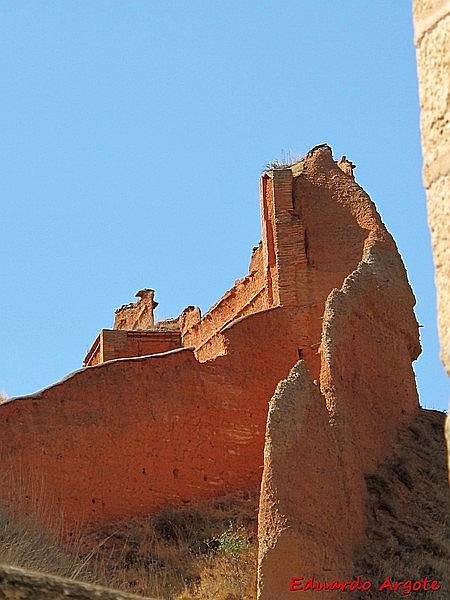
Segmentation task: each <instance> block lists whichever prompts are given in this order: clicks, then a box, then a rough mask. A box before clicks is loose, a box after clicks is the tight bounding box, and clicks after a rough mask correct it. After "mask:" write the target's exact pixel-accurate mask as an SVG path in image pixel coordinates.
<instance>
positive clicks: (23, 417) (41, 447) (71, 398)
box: [0, 145, 419, 598]
mask: <svg viewBox="0 0 450 600" xmlns="http://www.w3.org/2000/svg"><path fill="white" fill-rule="evenodd" d="M352 173H353V167H352V168H350V167H349V166H348V161H340V164H339V165H338V164H337V163H336V162H335V161H334V159H333V157H332V154H331V150H330V148H329V147H328V146H326V145H322V146H318V147H316V148H315V149H313V150H312V151H311V152H309V153H308V154H307V155H306V157H305V158H304V159H303V160H301V161H298V162H297V163H295V164H293V165H292V166H291V167H286V168H274V169H271V170H269V171H267V172H265V173H264V174H263V175H262V177H261V181H260V199H261V221H262V239H261V243H260V245H259V246H258V247H257V248H256V249H255V250H254V251H253V254H252V258H251V261H250V269H249V271H250V272H249V274H248V275H247V276H246V277H245V278H244V279H241V280H239V281H237V282H236V285H235V286H234V287H233V289H232V290H230V291H229V292H227V293H226V294H225V296H224V297H223V298H222V299H221V300H219V302H218V303H217V304H216V305H215V306H214V307H212V308H211V309H210V310H209V311H208V312H206V313H205V314H204V315H201V313H200V310H199V309H197V308H195V307H188V309H186V310H185V311H184V312H183V313H182V315H181V316H180V318H179V319H178V320H177V321H174V325H175V327H173V328H172V329H171V331H170V332H167V333H171V334H173V333H174V331H175V332H176V331H177V328H179V334H180V338H179V339H180V340H181V341H180V344H181V346H182V347H181V348H180V349H177V350H171V351H169V352H165V353H162V354H161V353H158V354H155V353H151V354H150V355H141V353H142V352H144V353H145V352H148V350H146V349H144V348H143V347H142V348H141V349H140V350H138V351H137V352H138V354H137V355H136V356H135V357H132V358H130V357H128V358H127V357H124V355H123V354H121V353H122V352H123V350H120V348H119V346H120V344H119V342H118V341H117V340H119V338H118V337H117V340H116V338H114V344H116V341H117V344H118V346H117V348H119V349H118V350H117V352H118V354H117V353H116V355H115V356H114V358H115V359H114V360H110V359H108V355H107V354H104V355H103V357H100V359H99V360H98V363H99V364H96V365H93V366H88V367H85V368H84V369H81V370H80V371H77V372H76V373H73V374H72V375H70V376H69V377H67V378H66V379H64V380H62V381H61V382H59V383H57V384H55V385H53V386H51V387H49V388H47V389H45V390H43V391H41V392H39V393H37V394H33V395H31V396H26V397H23V398H16V399H13V400H11V401H9V402H7V403H6V404H2V405H0V418H1V420H2V427H1V428H0V445H1V448H2V463H1V469H2V470H3V471H4V472H8V471H9V472H19V471H21V470H26V471H28V472H29V473H32V474H34V476H37V477H39V479H40V481H42V482H43V486H42V489H43V490H45V494H46V495H47V497H48V499H49V501H51V502H52V503H54V504H55V505H56V506H57V507H58V508H59V509H60V510H61V511H62V512H63V513H64V515H65V518H66V521H67V523H68V524H70V525H72V524H76V523H78V522H79V521H84V522H94V523H95V522H101V521H110V520H113V519H115V518H119V517H125V516H133V515H140V514H146V513H149V512H152V511H154V510H157V509H158V508H160V507H162V506H164V505H167V504H173V505H176V504H180V503H183V502H189V501H190V500H193V499H200V498H208V497H211V496H213V495H216V494H220V493H223V492H224V491H228V490H233V489H242V488H247V489H248V488H251V489H258V488H259V486H260V484H261V477H262V469H263V462H264V469H265V476H264V479H263V495H262V500H261V502H262V504H261V515H262V517H261V526H260V535H261V539H262V541H263V543H262V546H261V547H262V554H261V561H260V574H261V589H262V590H263V591H264V589H265V588H264V585H266V584H265V583H264V582H267V576H268V574H269V573H272V566H271V565H274V564H278V563H277V561H279V557H278V558H277V548H279V546H280V544H282V543H284V541H283V540H284V539H285V538H284V537H283V538H281V537H280V538H279V537H278V533H279V530H278V529H277V527H278V526H273V523H276V522H278V521H277V518H278V517H274V516H273V515H274V513H273V510H274V507H276V506H277V505H278V504H279V505H280V506H281V505H282V504H283V503H282V500H281V496H280V497H279V496H278V494H280V493H281V490H280V488H279V485H278V484H279V483H281V476H282V474H281V472H280V471H279V470H278V467H276V466H275V463H276V461H275V457H276V456H278V455H279V456H282V453H281V454H280V450H279V448H278V447H277V444H276V443H275V441H273V443H272V442H271V441H270V440H271V436H272V435H273V436H274V438H273V440H276V439H279V440H282V437H283V436H282V435H281V436H278V437H277V434H276V430H277V427H278V426H277V425H276V424H275V422H272V421H271V419H272V414H273V413H272V412H271V413H270V414H269V429H268V432H269V433H268V434H267V436H268V437H267V436H266V439H265V429H266V420H267V411H268V406H269V401H270V398H271V397H272V395H273V393H274V390H275V389H276V387H277V384H278V382H279V381H280V380H282V379H285V378H286V377H288V375H289V372H290V370H291V368H292V367H293V365H295V364H296V363H297V361H298V360H299V359H300V360H301V361H303V362H302V363H301V364H302V365H303V366H302V367H301V369H302V375H301V378H302V379H301V381H302V382H303V383H302V386H303V387H302V389H303V388H304V389H305V390H306V391H305V392H302V393H301V397H302V398H303V394H306V397H307V398H309V399H310V400H309V401H308V402H310V404H309V405H308V406H309V408H308V409H307V410H308V411H310V416H309V417H308V418H306V417H305V418H306V421H305V423H306V425H302V428H301V430H299V431H300V433H298V432H297V433H295V432H296V428H295V423H294V422H292V423H291V424H290V426H291V430H292V435H295V436H297V435H298V440H301V442H302V447H301V448H300V450H295V452H294V451H293V452H294V454H292V456H291V455H287V456H286V457H285V458H286V461H287V460H291V458H292V457H294V456H295V455H296V454H295V453H297V455H298V459H297V462H296V467H297V466H302V468H304V469H305V470H306V471H307V472H309V473H310V476H311V477H316V475H317V472H316V471H317V469H319V471H320V473H319V476H318V477H316V478H317V481H318V482H321V481H322V483H323V479H321V477H322V476H323V475H324V474H325V473H327V472H329V471H330V470H331V471H333V476H332V477H333V478H335V479H336V480H339V482H340V483H339V486H341V487H342V486H343V485H344V481H345V477H346V475H344V474H343V471H342V466H343V465H344V464H347V463H348V464H349V465H350V464H351V461H350V458H349V453H350V451H349V450H348V451H347V450H346V447H345V440H346V439H348V444H349V448H354V449H358V451H359V450H360V451H361V452H362V451H364V453H365V454H366V456H367V457H369V456H372V457H373V460H375V457H376V456H378V455H380V454H382V453H383V452H384V450H385V449H387V448H388V446H389V435H390V431H391V430H393V429H394V428H395V427H396V425H397V424H399V423H401V422H402V421H404V420H406V419H408V418H409V417H410V415H411V414H412V413H414V411H415V410H417V406H418V400H417V395H416V393H415V387H414V379H413V377H412V371H411V360H413V359H414V358H415V357H416V356H417V354H418V352H419V345H418V334H417V331H418V329H417V323H416V321H415V318H414V315H413V312H412V307H413V304H414V298H413V296H412V293H411V291H410V289H409V286H408V283H407V280H406V274H405V271H404V267H403V265H402V263H401V259H400V257H399V255H398V252H397V249H396V246H395V243H394V242H393V240H392V238H391V236H390V235H389V233H388V232H387V231H386V229H385V227H384V225H383V223H382V221H381V219H380V217H379V215H378V213H377V212H376V209H375V207H374V205H373V203H372V201H371V200H370V198H369V197H368V196H367V194H366V193H365V192H364V191H363V190H362V189H361V188H360V186H359V185H358V184H357V183H356V182H355V180H354V178H353V174H352ZM351 274H353V275H351ZM349 276H350V277H349ZM344 282H345V283H344ZM333 290H334V291H333ZM336 290H341V291H340V292H338V291H336ZM152 301H153V297H152ZM136 304H137V305H138V306H137V307H136ZM139 306H140V303H139V302H138V303H135V305H133V306H130V307H128V308H127V309H126V312H125V316H126V315H128V312H129V311H131V312H130V315H131V317H130V318H132V319H134V317H135V316H136V309H137V310H139ZM128 309H129V310H128ZM130 315H129V316H130ZM152 318H153V316H152ZM141 322H142V321H141ZM130 323H131V321H130ZM149 324H150V325H149ZM147 325H149V328H146V327H144V329H143V330H142V331H141V333H142V335H143V336H146V335H149V336H150V337H151V335H152V332H153V331H155V330H156V329H157V324H155V323H154V321H153V323H150V321H148V322H147ZM128 327H130V325H126V323H124V328H121V329H120V330H117V331H116V332H115V333H114V335H116V336H117V335H118V336H124V338H123V339H128V337H129V336H130V335H134V334H136V335H140V333H139V332H138V331H136V330H135V329H133V328H131V327H130V328H128ZM133 327H134V325H133ZM389 331H391V334H389ZM327 332H328V333H327ZM365 332H366V333H368V334H369V335H370V336H371V337H370V340H366V341H364V335H365ZM353 336H354V337H353ZM389 336H391V337H389ZM397 338H398V339H397ZM397 342H398V352H397V354H396V356H395V357H392V355H393V345H394V344H396V343H397ZM105 347H106V348H107V347H108V344H106V346H105ZM117 356H119V358H116V357H117ZM125 356H126V355H125ZM105 359H106V362H104V361H105ZM390 360H392V361H393V363H392V365H390V364H387V363H389V361H390ZM372 361H373V365H374V367H373V369H372V368H370V364H371V362H372ZM352 362H353V363H354V364H353V366H352ZM399 365H400V366H401V367H402V370H401V373H402V375H401V379H400V380H399V381H394V367H396V366H399ZM359 366H360V367H361V369H362V370H361V373H363V374H364V375H363V376H362V375H361V374H360V371H359V370H358V368H359ZM384 372H386V373H387V375H384V376H385V378H386V377H387V380H386V381H387V383H386V385H387V386H391V385H392V390H393V391H392V393H391V392H390V393H389V394H384V395H383V394H381V393H380V389H381V386H382V385H383V373H384ZM319 380H320V389H319V384H318V381H319ZM296 385H297V384H296ZM405 389H406V390H407V392H405V391H404V390H405ZM397 391H398V392H399V395H398V396H397V394H396V392H397ZM296 394H297V392H296V393H295V394H294V395H293V396H292V397H293V398H294V397H297V395H296ZM358 402H360V404H358ZM274 403H275V404H274ZM276 405H277V401H276V400H274V401H273V403H272V405H271V406H276ZM366 408H367V411H368V415H369V416H368V417H367V418H366V417H363V412H364V410H365V409H366ZM292 410H293V411H294V412H293V413H292V414H293V415H294V416H295V415H296V414H297V412H296V411H300V413H301V414H303V412H304V405H303V400H301V401H300V405H299V406H293V407H292ZM305 410H306V409H305ZM302 411H303V412H302ZM317 411H319V412H317ZM300 413H298V414H300ZM319 413H320V414H319ZM379 413H380V414H384V415H385V416H387V418H388V420H387V422H386V424H385V428H384V429H383V427H382V426H381V425H380V423H379V421H377V423H376V424H375V425H376V426H375V429H374V431H376V433H377V436H375V435H372V434H370V431H369V430H370V421H369V419H370V418H372V419H373V418H375V417H377V418H378V416H379ZM305 414H306V413H305ZM295 418H297V417H295ZM330 418H332V421H333V422H334V423H335V425H334V427H333V428H332V429H330V425H329V420H330ZM353 419H359V421H358V423H359V427H361V428H362V432H363V433H362V435H363V436H364V440H362V439H361V440H359V439H358V433H357V431H353V429H352V424H351V422H350V421H351V420H353ZM294 420H295V419H294ZM314 424H315V425H314ZM314 427H315V429H314ZM312 431H314V435H312V434H311V432H312ZM345 436H347V438H346V437H345ZM378 436H387V438H386V439H387V442H386V446H385V447H384V448H383V446H382V445H381V444H380V441H379V437H378ZM296 439H297V438H296ZM314 439H318V440H322V442H323V443H321V444H320V445H319V446H317V444H316V442H315V441H314ZM294 442H295V444H297V442H296V441H295V440H294V441H292V444H294ZM264 443H266V453H265V459H264V460H263V456H264V452H263V450H264ZM289 443H290V442H289ZM267 444H269V446H268V445H267ZM270 444H272V446H270ZM339 444H340V445H339ZM270 447H271V448H272V450H270ZM268 448H269V450H268ZM292 448H294V446H292ZM336 448H337V449H338V452H337V453H336ZM316 453H317V458H314V460H313V457H315V456H316ZM350 454H351V453H350ZM302 457H303V458H302ZM371 460H372V459H371ZM271 461H272V462H271ZM273 461H275V462H273ZM283 461H284V459H283V460H281V459H280V462H279V463H277V464H280V465H282V464H283ZM303 461H304V465H303V464H302V462H303ZM336 461H337V462H336ZM286 464H287V463H286ZM366 464H368V463H367V461H366V459H365V458H364V465H362V464H357V465H354V469H355V473H358V474H359V473H360V471H361V469H362V468H363V466H364V467H365V465H366ZM346 468H347V467H346ZM348 468H349V469H350V467H348ZM351 468H353V467H351ZM341 471H342V472H341ZM269 472H271V473H272V475H271V476H270V477H269V476H268V475H267V473H269ZM349 472H350V471H349ZM288 481H289V480H288ZM293 481H294V482H295V481H297V480H293ZM299 483H300V482H299ZM322 483H318V484H317V486H316V488H315V490H316V491H315V492H314V493H312V492H311V493H312V496H311V497H312V498H314V499H315V501H316V502H317V504H316V506H315V507H314V508H313V509H312V508H310V510H313V512H314V511H316V513H317V514H316V517H317V516H318V515H319V514H322V513H324V502H328V498H327V497H325V496H321V497H319V496H318V494H319V492H320V490H321V489H322V488H321V485H322ZM314 485H316V484H314ZM323 485H325V484H323ZM339 486H338V490H340V489H341V487H339ZM294 488H295V486H294ZM323 489H328V488H326V486H325V487H324V488H323ZM264 490H265V491H264ZM1 493H2V494H4V495H6V494H7V493H8V490H6V489H5V490H2V491H1ZM31 493H32V489H31V488H30V489H23V490H22V491H21V492H20V502H22V503H23V505H24V506H26V505H27V502H28V498H29V497H30V494H31ZM282 493H283V494H285V497H286V498H287V500H286V502H287V503H288V504H286V506H285V508H284V509H283V510H284V511H285V515H284V517H283V518H286V519H288V520H289V519H293V521H295V520H296V519H297V517H302V515H303V517H304V523H303V525H302V527H303V528H304V534H302V535H306V534H307V533H308V531H309V532H310V531H311V527H313V526H314V527H315V525H314V524H315V523H316V521H317V518H316V520H312V521H311V522H310V521H309V517H307V515H306V516H305V514H304V513H303V512H302V509H301V508H300V507H297V508H295V504H296V503H297V502H301V498H300V497H299V495H298V494H300V488H298V487H297V488H295V489H294V490H293V492H292V494H293V495H292V497H290V496H289V494H288V492H287V491H283V492H282ZM339 493H340V492H339ZM330 494H331V492H330ZM354 494H356V496H355V500H354V501H353V506H354V507H355V510H357V509H358V510H359V508H360V503H359V496H358V494H360V496H361V495H362V494H363V492H362V491H361V492H358V489H357V488H355V492H354ZM17 496H18V494H17V491H16V492H15V498H16V501H17ZM330 497H333V494H331V496H330ZM339 498H340V500H339V502H340V501H341V500H342V496H338V499H339ZM337 501H338V500H337ZM337 501H336V502H337ZM336 506H337V505H336ZM290 511H291V512H290ZM292 511H294V512H292ZM295 511H297V512H295ZM325 514H326V511H325ZM290 515H291V516H290ZM303 517H302V518H303ZM352 527H353V529H352V532H353V533H352V534H351V536H350V537H349V538H348V541H349V543H350V542H351V543H353V540H355V539H356V538H357V537H358V535H359V533H360V527H361V522H360V521H358V515H356V516H355V525H354V526H352ZM305 532H306V533H305ZM296 535H297V534H296ZM336 535H337V534H336ZM294 538H295V536H294ZM294 538H290V539H294ZM295 539H300V538H298V536H297V538H295ZM301 539H304V538H303V537H302V538H301ZM308 539H309V538H308ZM266 542H267V543H266ZM310 542H311V544H315V543H316V542H315V541H314V539H313V536H312V535H310ZM289 543H290V542H289ZM308 543H309V542H308ZM343 543H344V542H343ZM286 547H289V544H288V545H287V546H286ZM311 547H312V546H311ZM312 556H314V555H312ZM321 564H322V563H321ZM264 593H265V592H264ZM266 597H270V596H266ZM277 597H279V598H281V596H277Z"/></svg>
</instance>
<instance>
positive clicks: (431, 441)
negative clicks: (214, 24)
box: [355, 410, 450, 600]
mask: <svg viewBox="0 0 450 600" xmlns="http://www.w3.org/2000/svg"><path fill="white" fill-rule="evenodd" d="M444 419H445V415H444V414H443V413H439V412H437V411H431V410H421V412H420V414H419V416H418V417H417V418H416V420H415V422H414V423H413V424H412V425H411V426H410V427H409V428H407V429H405V430H403V431H402V432H401V433H400V436H399V443H398V451H397V452H396V454H395V455H394V456H393V457H391V458H390V459H389V460H387V461H385V462H384V463H383V464H382V465H380V467H379V469H378V471H377V472H376V473H372V474H370V475H368V476H367V477H366V485H367V490H368V494H369V505H368V528H367V537H368V543H367V544H366V545H365V546H364V547H363V548H360V550H359V553H358V558H357V560H356V563H355V568H356V571H357V573H356V575H362V576H364V577H367V578H368V579H370V580H372V581H373V582H379V583H381V582H382V581H384V579H385V577H387V576H389V577H391V578H393V579H395V580H397V581H405V580H409V579H412V580H418V579H423V578H424V577H428V578H431V579H437V580H439V581H440V582H441V585H442V588H441V589H440V590H439V591H434V592H432V596H433V599H435V600H448V598H450V590H449V589H448V587H447V586H448V585H449V580H450V490H449V487H448V485H447V459H446V446H445V440H444ZM374 587H375V586H374ZM382 594H383V592H378V591H377V590H375V589H374V591H367V592H364V596H361V598H362V597H363V598H364V600H371V599H373V598H378V597H379V596H380V595H382ZM427 594H428V595H429V594H430V592H424V591H416V592H414V598H417V599H420V598H424V599H425V598H426V597H427ZM383 597H384V595H383ZM356 598H357V596H355V599H356Z"/></svg>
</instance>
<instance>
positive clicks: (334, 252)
mask: <svg viewBox="0 0 450 600" xmlns="http://www.w3.org/2000/svg"><path fill="white" fill-rule="evenodd" d="M339 171H340V170H339ZM294 198H295V210H296V213H297V215H298V216H299V218H300V219H301V221H302V222H303V223H304V227H305V233H306V254H307V268H306V269H305V270H304V271H303V272H302V271H300V270H297V283H298V286H297V294H298V298H299V302H300V303H303V305H304V308H305V310H306V309H307V310H308V314H309V318H308V321H307V328H308V334H307V337H308V339H309V340H315V339H316V338H317V336H320V339H321V344H320V356H321V363H320V365H319V368H318V370H317V371H316V370H315V365H314V364H313V367H312V368H311V362H310V363H309V364H308V365H307V364H306V363H304V362H300V363H299V364H298V365H297V366H296V367H295V368H294V369H293V370H292V371H291V374H290V376H289V378H288V379H287V380H286V381H285V382H282V383H281V384H280V386H279V387H278V389H277V392H276V393H275V395H274V397H273V399H272V400H271V402H270V406H269V415H268V422H267V430H266V441H265V451H264V473H263V480H262V487H261V500H260V518H259V561H258V562H259V564H258V598H260V600H271V599H272V598H277V599H280V600H282V599H283V598H286V599H287V598H290V596H291V594H292V592H291V591H290V590H289V582H290V580H291V579H292V578H293V577H298V576H303V577H305V579H307V578H308V577H310V576H312V575H314V576H315V577H316V578H318V579H320V578H322V580H323V579H324V578H326V579H327V580H328V581H329V580H332V579H338V580H342V579H344V580H345V578H346V577H350V576H351V575H352V557H353V552H354V550H355V548H356V546H357V545H358V544H359V543H360V542H361V541H362V539H363V537H364V528H365V516H364V511H365V500H366V488H365V484H364V473H366V472H370V471H371V470H372V469H374V468H375V467H376V465H377V462H378V461H379V460H380V459H381V458H383V457H385V456H386V455H388V454H389V452H390V449H391V444H392V443H393V440H394V437H395V434H396V431H397V429H398V427H399V426H401V425H402V424H403V423H405V422H409V421H411V420H412V419H413V417H414V416H415V414H416V412H417V410H418V407H419V403H418V395H417V390H416V386H415V379H414V374H413V371H412V367H411V363H412V361H413V360H415V359H416V358H417V356H418V355H419V353H420V344H419V336H418V324H417V321H416V319H415V316H414V312H413V307H414V304H415V299H414V296H413V294H412V291H411V289H410V287H409V284H408V281H407V277H406V271H405V268H404V266H403V263H402V261H401V258H400V256H399V254H398V251H397V248H396V246H395V243H394V242H393V240H392V238H391V236H390V235H389V234H388V232H387V231H386V229H385V227H384V225H383V224H382V222H381V219H380V218H379V215H378V213H377V212H376V210H375V207H374V206H373V203H372V202H371V200H370V198H369V197H368V196H367V194H365V192H364V191H363V190H361V188H360V187H359V186H358V185H357V184H356V183H355V182H354V181H353V178H352V176H351V173H348V174H345V175H344V176H342V173H339V172H338V169H337V168H336V165H335V163H334V162H333V161H330V156H329V153H328V152H327V151H326V149H324V150H323V151H319V152H317V151H316V152H315V153H314V156H313V158H310V160H306V161H305V164H304V165H303V166H302V170H301V173H300V174H299V175H298V177H297V178H295V180H294ZM346 269H347V272H346ZM333 284H334V285H333ZM332 287H335V288H336V289H334V290H331V289H330V288H332ZM330 291H331V293H330ZM307 366H308V367H309V368H308V369H307ZM308 370H309V373H308ZM319 371H320V373H319ZM318 378H319V379H320V386H319V385H314V383H313V380H315V379H318ZM300 593H301V595H302V597H309V596H311V597H312V596H314V594H315V593H316V592H315V591H309V592H306V591H305V592H300ZM334 594H335V596H333V593H332V592H329V593H328V595H330V597H336V598H337V597H342V592H341V591H338V592H335V593H334Z"/></svg>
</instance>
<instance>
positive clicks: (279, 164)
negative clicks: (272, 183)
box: [264, 151, 303, 171]
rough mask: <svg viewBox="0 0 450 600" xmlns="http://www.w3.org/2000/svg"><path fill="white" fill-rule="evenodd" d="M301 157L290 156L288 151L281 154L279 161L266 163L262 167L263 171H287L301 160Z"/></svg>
mask: <svg viewBox="0 0 450 600" xmlns="http://www.w3.org/2000/svg"><path fill="white" fill-rule="evenodd" d="M302 158H303V157H302V156H299V155H296V154H292V153H291V152H290V151H288V152H285V151H283V152H282V153H281V159H277V160H273V161H271V162H270V163H267V164H266V166H265V167H264V171H273V170H277V169H289V168H290V167H292V165H294V164H295V163H296V162H299V161H300V160H302Z"/></svg>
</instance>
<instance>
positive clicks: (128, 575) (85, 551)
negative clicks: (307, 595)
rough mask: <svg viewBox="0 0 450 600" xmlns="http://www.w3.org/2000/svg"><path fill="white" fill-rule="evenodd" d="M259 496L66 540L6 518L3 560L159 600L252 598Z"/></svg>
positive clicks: (0, 531) (0, 527)
mask: <svg viewBox="0 0 450 600" xmlns="http://www.w3.org/2000/svg"><path fill="white" fill-rule="evenodd" d="M257 502H258V501H257V496H256V495H255V494H245V493H242V494H235V495H232V496H227V497H221V498H217V499H216V500H213V501H210V502H204V503H201V504H196V505H193V504H192V505H189V506H185V507H182V508H180V509H176V510H175V509H167V510H164V511H161V512H160V513H159V514H157V515H155V516H152V517H148V518H140V519H132V520H128V521H126V522H121V523H116V524H114V525H111V526H110V527H107V528H104V529H103V530H101V531H99V530H96V531H90V532H89V531H87V532H85V533H84V534H83V535H81V534H76V535H72V536H71V537H70V539H69V541H68V540H67V537H64V536H59V535H56V536H53V537H51V536H50V535H49V534H45V533H43V530H45V528H43V529H40V528H39V527H38V526H36V525H34V524H33V523H32V522H31V520H30V521H28V519H26V520H23V519H22V520H20V519H19V518H18V517H17V518H16V519H14V518H11V517H6V516H3V517H2V519H1V522H0V562H4V563H6V564H11V565H15V566H22V567H25V568H29V569H32V570H37V571H43V572H47V573H54V574H57V575H61V576H64V577H69V578H74V579H81V580H84V581H88V582H91V583H98V584H100V585H104V586H107V587H110V588H117V589H120V590H122V591H128V592H133V593H135V594H141V595H143V596H152V597H158V598H161V599H170V600H250V599H252V600H253V599H254V598H255V589H256V581H255V579H256V526H257ZM5 514H6V513H4V515H5Z"/></svg>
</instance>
